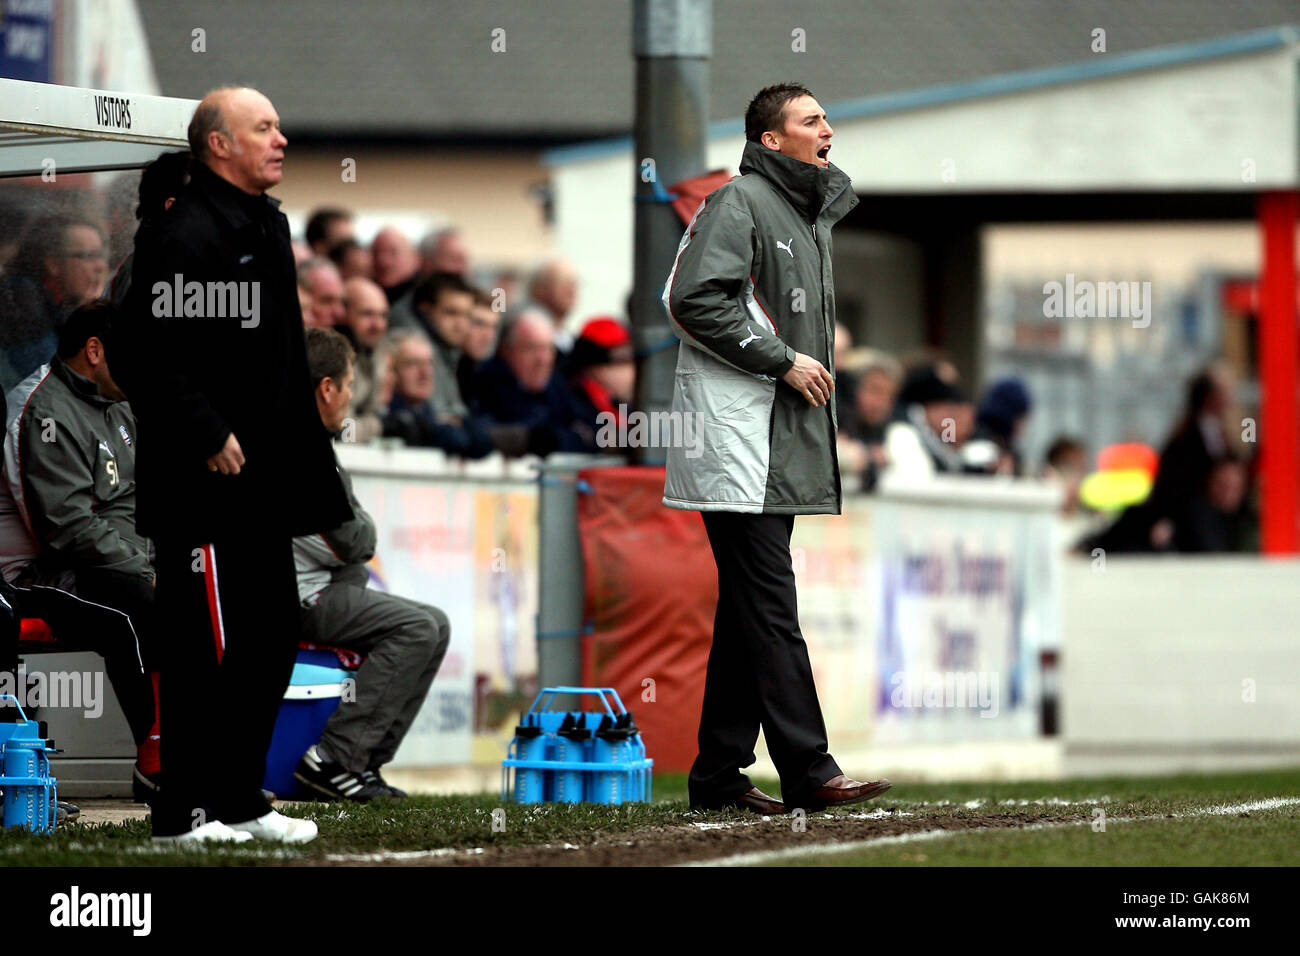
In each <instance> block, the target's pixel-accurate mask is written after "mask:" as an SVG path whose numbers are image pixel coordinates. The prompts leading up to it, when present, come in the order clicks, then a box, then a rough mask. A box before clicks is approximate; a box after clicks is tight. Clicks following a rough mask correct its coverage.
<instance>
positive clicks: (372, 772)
mask: <svg viewBox="0 0 1300 956" xmlns="http://www.w3.org/2000/svg"><path fill="white" fill-rule="evenodd" d="M361 779H362V780H366V781H368V782H370V783H373V784H375V785H376V786H378V787H382V788H383V789H384V790H386V791H388V796H390V797H393V798H394V799H397V800H405V799H406V797H407V793H406V791H405V790H402V789H401V788H400V787H394V786H393V785H392V784H391V783H389V782H388V781H387V780H385V779H384V778H383V777H381V776H380V775H379V768H378V767H371V768H370V769H369V770H367V771H366V772H365V773H363V774H362V775H361Z"/></svg>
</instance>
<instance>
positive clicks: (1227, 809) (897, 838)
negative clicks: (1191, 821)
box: [677, 797, 1300, 866]
mask: <svg viewBox="0 0 1300 956" xmlns="http://www.w3.org/2000/svg"><path fill="white" fill-rule="evenodd" d="M1297 804H1300V797H1270V798H1268V799H1267V800H1255V801H1252V802H1250V803H1238V804H1232V805H1221V806H1217V807H1206V808H1204V809H1202V810H1193V811H1191V812H1188V813H1177V814H1174V816H1175V817H1178V818H1182V819H1185V818H1188V817H1201V816H1225V815H1230V814H1234V813H1250V812H1251V811H1253V810H1276V809H1278V808H1280V807H1290V806H1295V805H1297ZM1161 819H1164V818H1163V817H1160V816H1146V817H1110V818H1108V819H1107V820H1106V822H1107V823H1108V824H1109V823H1136V822H1140V821H1142V820H1161ZM1091 823H1092V821H1091V820H1073V821H1070V822H1069V823H1032V824H1030V825H1028V826H1023V827H980V828H974V829H971V828H966V829H954V830H921V831H918V832H916V833H898V834H894V835H892V836H884V837H877V838H876V839H874V840H852V841H849V842H841V843H816V844H813V845H812V846H797V847H783V848H781V849H779V850H759V851H755V852H751V853H736V854H733V855H732V856H724V857H719V858H717V859H713V860H692V861H690V862H687V863H678V864H677V866H749V865H751V864H754V863H770V862H772V861H774V860H784V859H789V858H791V857H798V856H808V855H809V854H811V853H847V852H848V851H850V850H860V849H867V848H873V847H878V846H890V845H893V844H897V843H916V842H920V841H923V840H937V839H939V838H940V837H946V836H957V835H960V834H968V833H1007V832H1015V833H1022V832H1024V831H1026V830H1057V829H1062V828H1064V827H1077V826H1082V825H1084V824H1091Z"/></svg>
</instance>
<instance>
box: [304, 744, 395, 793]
mask: <svg viewBox="0 0 1300 956" xmlns="http://www.w3.org/2000/svg"><path fill="white" fill-rule="evenodd" d="M293 778H294V779H295V780H297V781H298V782H299V783H301V784H302V785H303V786H305V787H307V788H308V789H309V790H310V791H311V792H312V793H313V794H314V795H316V797H317V799H324V800H351V801H353V802H354V803H369V802H370V801H371V800H374V799H375V798H376V797H387V796H390V794H389V793H388V791H387V789H385V788H384V787H381V786H379V785H377V784H375V783H373V782H371V781H369V780H366V779H365V777H364V774H359V773H353V772H352V771H351V770H348V769H347V768H346V767H344V766H343V765H342V764H339V763H335V762H334V761H332V760H326V759H325V758H324V757H322V756H321V754H320V751H319V750H317V749H316V745H315V744H312V745H311V746H310V747H308V748H307V752H306V753H305V754H303V755H302V759H301V760H299V761H298V766H297V768H296V769H295V770H294V772H293Z"/></svg>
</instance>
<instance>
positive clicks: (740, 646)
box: [689, 511, 840, 807]
mask: <svg viewBox="0 0 1300 956" xmlns="http://www.w3.org/2000/svg"><path fill="white" fill-rule="evenodd" d="M703 517H704V528H705V530H706V531H707V532H708V535H709V544H710V545H712V547H713V557H714V560H715V561H716V562H717V565H718V610H717V614H716V616H715V618H714V622H713V647H712V649H711V650H710V651H709V669H708V675H707V677H706V678H705V683H704V706H703V710H702V711H701V714H700V734H699V744H700V753H699V756H698V757H696V758H695V764H694V766H692V767H691V775H690V783H689V789H690V798H691V805H692V806H697V807H709V806H717V805H720V804H722V803H727V802H730V801H731V800H734V799H735V798H736V797H738V796H740V795H741V794H743V793H744V792H745V791H747V790H749V789H750V787H752V786H753V784H752V783H751V782H750V780H749V778H748V777H746V776H745V775H744V774H743V773H741V772H740V768H741V767H747V766H749V765H750V764H752V763H753V762H754V760H755V756H754V744H755V743H756V742H757V741H758V731H759V726H760V724H761V725H762V729H763V736H764V738H765V739H766V741H767V749H768V753H769V754H770V755H771V757H772V762H773V763H774V764H775V765H776V770H777V773H778V774H780V777H781V794H782V798H783V800H784V801H785V802H786V804H787V805H788V806H792V807H795V806H799V805H800V804H801V802H802V801H803V800H804V799H805V798H807V797H809V796H810V795H811V794H812V792H813V791H815V790H816V789H817V788H818V787H820V786H821V785H822V784H823V783H825V782H826V781H827V780H830V779H831V778H832V777H835V776H837V775H838V774H839V773H840V768H839V767H838V766H837V765H836V763H835V761H834V759H833V758H832V757H831V756H830V754H829V753H827V745H826V724H825V722H824V721H823V720H822V712H821V705H820V704H819V703H818V702H817V688H816V687H815V686H814V684H813V674H812V665H811V664H810V663H809V661H808V648H807V645H805V643H804V639H803V635H802V634H801V633H800V632H799V610H798V606H797V603H796V597H795V580H794V568H793V566H792V565H791V562H790V534H791V532H792V531H793V530H794V516H793V515H762V514H738V513H734V512H728V511H706V512H703Z"/></svg>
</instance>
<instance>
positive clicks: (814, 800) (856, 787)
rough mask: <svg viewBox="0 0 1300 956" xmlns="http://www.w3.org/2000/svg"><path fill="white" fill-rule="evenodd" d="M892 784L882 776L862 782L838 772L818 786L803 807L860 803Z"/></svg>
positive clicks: (811, 808)
mask: <svg viewBox="0 0 1300 956" xmlns="http://www.w3.org/2000/svg"><path fill="white" fill-rule="evenodd" d="M892 786H893V784H892V783H890V782H889V781H888V780H886V779H884V778H883V777H882V778H881V779H879V780H870V781H866V782H864V781H862V780H854V779H853V778H852V777H846V776H844V774H840V775H839V776H838V777H832V778H831V779H830V780H827V781H826V782H825V783H824V784H822V785H821V786H820V787H818V788H817V790H816V791H815V792H814V793H813V795H812V796H811V797H809V798H808V800H807V801H805V803H804V809H805V810H808V811H813V810H825V809H827V808H829V807H840V806H845V805H847V804H850V803H861V802H862V801H863V800H870V799H871V798H872V797H878V796H880V795H881V794H882V793H884V792H885V791H886V790H888V789H889V788H890V787H892Z"/></svg>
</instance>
